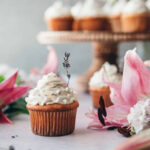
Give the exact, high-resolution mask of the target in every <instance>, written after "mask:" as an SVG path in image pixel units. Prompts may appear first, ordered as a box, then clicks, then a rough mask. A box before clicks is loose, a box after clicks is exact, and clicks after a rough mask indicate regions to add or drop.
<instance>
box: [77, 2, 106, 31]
mask: <svg viewBox="0 0 150 150" xmlns="http://www.w3.org/2000/svg"><path fill="white" fill-rule="evenodd" d="M80 18H81V29H82V30H87V31H96V30H105V26H106V16H105V15H104V13H103V10H102V9H101V7H100V4H99V3H98V2H97V1H96V0H86V1H85V3H84V5H83V8H82V11H81V12H80Z"/></svg>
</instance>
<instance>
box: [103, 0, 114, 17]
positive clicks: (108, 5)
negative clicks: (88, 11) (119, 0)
mask: <svg viewBox="0 0 150 150" xmlns="http://www.w3.org/2000/svg"><path fill="white" fill-rule="evenodd" d="M114 4H115V0H111V1H110V0H107V1H106V3H105V5H104V6H103V12H104V13H105V14H106V15H110V14H111V12H112V8H113V6H114Z"/></svg>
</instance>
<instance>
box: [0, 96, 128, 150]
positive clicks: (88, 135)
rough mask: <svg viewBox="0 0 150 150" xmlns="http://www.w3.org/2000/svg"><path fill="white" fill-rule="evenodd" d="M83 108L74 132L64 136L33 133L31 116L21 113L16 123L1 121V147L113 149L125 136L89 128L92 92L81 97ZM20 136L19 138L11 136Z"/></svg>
mask: <svg viewBox="0 0 150 150" xmlns="http://www.w3.org/2000/svg"><path fill="white" fill-rule="evenodd" d="M79 103H80V107H79V108H78V113H77V118H76V128H75V131H74V133H73V134H71V135H67V136H61V137H42V136H37V135H34V134H32V132H31V129H30V121H29V116H27V115H19V116H17V117H15V118H14V119H13V122H14V124H13V125H6V124H5V125H4V124H0V150H2V148H3V149H6V150H7V149H8V147H9V146H10V145H13V146H14V147H15V150H114V149H115V147H116V146H117V145H118V144H119V143H121V142H122V141H123V140H125V139H126V138H124V137H122V135H120V134H119V133H118V132H117V131H116V130H115V131H108V130H105V131H104V130H91V129H87V128H86V127H87V125H88V123H89V121H90V120H89V119H88V118H86V117H85V112H87V111H88V109H89V108H90V107H91V106H92V103H91V98H90V96H89V95H80V96H79ZM15 135H18V137H16V138H12V137H11V136H15Z"/></svg>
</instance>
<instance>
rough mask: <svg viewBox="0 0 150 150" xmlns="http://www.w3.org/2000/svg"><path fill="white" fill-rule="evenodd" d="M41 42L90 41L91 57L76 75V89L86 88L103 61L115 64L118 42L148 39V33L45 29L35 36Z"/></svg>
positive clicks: (82, 89) (83, 89)
mask: <svg viewBox="0 0 150 150" xmlns="http://www.w3.org/2000/svg"><path fill="white" fill-rule="evenodd" d="M37 39H38V41H39V42H40V43H41V44H52V43H63V42H91V43H92V45H93V59H92V64H91V66H90V68H89V70H88V71H87V72H86V73H85V74H83V75H81V76H79V77H78V79H77V83H78V89H80V91H87V90H88V82H89V79H90V77H91V76H92V75H93V73H94V72H96V71H97V70H99V69H100V67H101V66H102V64H103V63H104V62H105V61H108V62H109V63H111V64H117V54H118V44H119V43H120V42H125V41H130V42H131V41H150V33H112V32H106V31H105V32H102V31H84V32H83V31H79V32H75V31H46V32H40V33H39V34H38V36H37Z"/></svg>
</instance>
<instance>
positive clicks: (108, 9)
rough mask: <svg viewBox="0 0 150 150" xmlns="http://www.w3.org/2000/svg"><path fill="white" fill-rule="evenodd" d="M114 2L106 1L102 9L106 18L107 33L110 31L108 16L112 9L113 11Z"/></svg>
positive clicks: (111, 0)
mask: <svg viewBox="0 0 150 150" xmlns="http://www.w3.org/2000/svg"><path fill="white" fill-rule="evenodd" d="M115 2H116V1H115V0H106V2H105V4H104V6H103V8H102V10H103V13H104V14H105V16H106V21H107V24H106V30H108V31H112V27H111V22H110V15H111V13H112V9H113V6H114V5H115Z"/></svg>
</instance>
